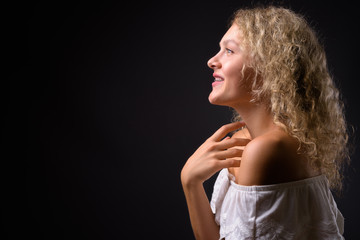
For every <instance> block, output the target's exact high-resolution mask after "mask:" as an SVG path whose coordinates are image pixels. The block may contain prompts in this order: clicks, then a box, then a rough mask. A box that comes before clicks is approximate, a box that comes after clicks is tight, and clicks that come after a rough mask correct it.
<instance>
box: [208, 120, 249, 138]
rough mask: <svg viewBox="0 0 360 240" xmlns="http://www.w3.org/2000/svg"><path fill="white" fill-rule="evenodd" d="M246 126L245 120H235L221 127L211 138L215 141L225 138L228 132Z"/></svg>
mask: <svg viewBox="0 0 360 240" xmlns="http://www.w3.org/2000/svg"><path fill="white" fill-rule="evenodd" d="M243 126H245V123H244V122H233V123H229V124H226V125H223V126H222V127H221V128H219V129H218V130H217V131H216V132H215V133H214V134H213V135H212V136H211V137H210V138H211V139H212V140H214V141H220V140H221V139H222V138H224V137H225V136H226V135H227V134H228V133H230V132H232V131H235V130H236V129H239V128H241V127H243Z"/></svg>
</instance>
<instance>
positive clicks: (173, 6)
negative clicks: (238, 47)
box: [1, 0, 360, 239]
mask: <svg viewBox="0 0 360 240" xmlns="http://www.w3.org/2000/svg"><path fill="white" fill-rule="evenodd" d="M248 2H249V1H244V0H243V1H240V0H239V1H224V2H217V3H209V2H207V3H200V2H196V1H192V2H184V1H177V2H172V1H167V2H165V3H160V2H157V3H149V2H147V3H142V2H136V3H127V4H124V3H112V4H106V3H90V2H88V3H86V4H85V5H83V4H75V3H72V4H65V3H42V4H25V5H16V4H12V5H10V4H8V5H7V6H4V8H3V11H4V12H6V15H5V18H4V20H3V23H4V25H5V26H4V29H3V38H5V40H6V44H4V46H3V48H4V50H5V55H4V56H5V57H4V58H5V60H6V63H5V65H4V68H5V70H4V71H5V78H4V80H3V85H2V88H1V89H2V94H1V95H2V103H3V104H4V109H5V111H4V112H5V114H4V116H3V119H2V148H3V154H4V155H3V157H2V162H3V167H2V172H3V174H2V176H4V177H3V181H2V182H3V192H2V199H3V200H5V203H3V204H2V221H3V224H2V225H3V226H4V227H5V230H6V231H5V234H6V235H7V239H22V238H24V237H29V236H33V237H36V238H37V239H124V238H125V237H131V238H132V239H142V238H144V237H146V238H150V237H151V239H155V238H156V239H193V235H192V230H191V227H190V222H189V219H188V214H187V208H186V203H185V199H184V196H183V192H182V189H181V184H180V177H179V174H180V170H181V168H182V166H183V164H184V163H185V161H186V159H187V158H188V157H189V156H190V155H191V154H192V153H193V151H194V150H195V149H196V148H197V146H199V145H200V144H201V143H202V142H203V141H204V140H205V139H206V138H207V137H208V136H210V135H211V134H212V132H213V131H215V130H216V129H217V128H218V127H219V126H221V125H222V124H225V123H228V122H229V121H230V119H231V117H232V113H231V111H229V109H227V108H223V107H217V106H211V105H210V104H209V103H208V101H207V96H208V94H209V92H210V90H211V81H212V77H211V70H210V69H208V68H207V66H206V62H207V60H208V59H209V58H210V57H211V56H212V55H214V54H215V53H216V52H217V50H218V42H219V41H220V39H221V37H222V35H223V34H224V33H225V31H226V26H227V22H228V20H229V17H230V15H231V14H232V12H233V11H235V10H236V9H237V8H239V7H243V6H247V5H250V4H248ZM285 2H286V3H285V6H289V7H291V8H292V9H294V10H295V11H297V12H300V13H302V14H305V16H307V17H308V18H309V19H310V20H311V23H312V25H313V26H314V27H315V29H316V30H317V31H318V32H319V33H320V36H321V38H322V40H323V42H324V44H325V48H326V51H327V54H328V60H329V66H330V69H331V72H332V73H333V75H334V76H335V80H336V81H337V83H338V86H339V87H340V89H341V90H342V92H343V95H344V98H345V101H346V108H347V117H348V120H349V123H351V124H352V125H354V126H355V128H356V127H358V126H359V123H360V119H359V113H358V112H357V107H358V106H357V104H358V103H359V95H358V93H357V88H356V87H354V86H357V84H358V83H357V77H358V72H357V71H358V67H357V63H358V44H357V37H355V31H356V29H357V15H356V12H355V7H354V6H350V5H342V6H339V5H338V4H332V3H326V5H323V4H320V3H315V2H314V1H301V2H300V1H295V0H294V1H285ZM319 2H320V1H319ZM325 124H326V123H325ZM356 141H357V142H356ZM355 145H359V142H358V140H355ZM352 161H353V164H352V169H351V170H349V171H347V180H346V183H347V185H346V189H345V191H344V194H343V196H342V197H341V198H338V199H337V202H338V206H339V208H340V210H341V211H342V213H343V215H344V217H345V238H350V239H355V238H356V237H359V231H358V229H357V218H358V216H359V215H360V210H359V204H358V203H359V202H360V197H359V192H358V191H357V186H358V185H359V184H360V179H359V174H358V173H357V171H359V169H360V167H359V151H358V150H357V151H355V152H354V154H353V159H352ZM214 180H215V176H214V177H213V178H211V179H210V180H209V181H208V182H206V183H205V188H206V190H207V193H208V194H209V196H210V194H211V192H212V184H213V183H214ZM5 239H6V237H5Z"/></svg>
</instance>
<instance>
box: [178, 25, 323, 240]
mask: <svg viewBox="0 0 360 240" xmlns="http://www.w3.org/2000/svg"><path fill="white" fill-rule="evenodd" d="M249 60H250V59H248V58H247V54H246V52H245V50H244V48H243V47H242V45H241V33H240V32H239V29H238V27H237V26H236V25H233V26H231V27H230V28H229V30H228V31H227V32H226V33H225V35H224V36H223V38H222V40H221V41H220V51H219V52H218V53H217V54H216V55H215V56H214V57H213V58H211V59H210V60H209V61H208V66H209V67H210V68H211V69H213V70H214V77H215V78H216V79H219V80H221V81H217V82H216V83H215V84H213V89H212V92H211V93H210V95H209V101H210V103H212V104H215V105H222V106H229V107H231V108H233V109H235V110H236V111H237V112H238V113H239V115H240V116H241V117H242V119H243V120H244V122H235V123H231V124H227V125H224V126H222V127H221V128H219V129H218V130H217V131H216V132H215V133H214V134H213V135H212V136H211V137H210V138H208V139H207V140H206V141H205V142H204V143H203V144H202V145H201V146H200V147H199V148H198V149H197V150H196V151H195V153H194V154H193V155H192V156H191V157H190V158H189V159H188V160H187V162H186V164H185V166H184V167H183V169H182V172H181V181H182V185H183V189H184V193H185V197H186V201H187V204H188V210H189V215H190V221H191V224H192V228H193V231H194V234H195V237H196V239H206V240H210V239H219V226H217V224H216V223H215V220H214V216H213V214H212V212H211V209H210V205H209V201H208V199H207V197H206V194H205V191H204V188H203V185H202V184H203V182H204V181H206V180H207V179H208V178H210V177H211V176H212V175H214V174H215V173H216V172H218V171H219V170H221V169H222V168H228V169H229V171H230V173H232V174H233V175H234V176H235V182H236V183H237V184H240V185H246V186H251V185H267V184H276V183H282V182H289V181H294V180H300V179H304V178H309V177H312V176H315V175H318V174H319V173H317V172H314V171H312V170H311V168H310V167H309V166H308V162H307V160H306V159H305V157H304V156H302V155H301V154H298V153H297V149H298V147H299V144H298V142H297V140H295V139H294V138H292V137H291V136H289V135H288V134H287V133H286V132H285V131H284V130H283V129H282V128H281V127H279V126H277V125H276V124H274V122H273V116H272V113H271V112H270V111H269V110H268V108H267V107H266V104H265V103H262V102H256V103H254V102H252V101H250V100H251V98H252V96H251V94H250V91H249V89H250V86H251V82H249V81H248V80H247V79H248V78H249V76H250V75H251V74H252V72H251V70H246V69H245V71H244V69H243V66H244V64H246V62H247V61H249ZM243 73H244V74H243ZM244 126H246V128H245V129H243V130H240V131H238V132H236V133H235V134H234V135H233V136H232V137H226V136H227V134H229V133H230V132H232V131H234V130H237V129H239V128H242V127H244Z"/></svg>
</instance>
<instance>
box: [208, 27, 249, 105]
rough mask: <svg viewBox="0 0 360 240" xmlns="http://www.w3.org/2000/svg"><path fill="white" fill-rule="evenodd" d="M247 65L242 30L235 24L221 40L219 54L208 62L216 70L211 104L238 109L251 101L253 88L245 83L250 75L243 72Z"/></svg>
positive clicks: (210, 99)
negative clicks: (242, 42)
mask: <svg viewBox="0 0 360 240" xmlns="http://www.w3.org/2000/svg"><path fill="white" fill-rule="evenodd" d="M245 63H246V53H245V49H244V48H243V47H242V45H241V34H240V29H239V28H238V26H237V25H236V24H233V25H232V26H231V27H230V28H229V29H228V31H227V32H226V33H225V35H224V36H223V38H222V39H221V41H220V50H219V52H218V53H217V54H216V55H215V56H214V57H212V58H211V59H210V60H209V61H208V66H209V67H210V68H211V69H213V70H214V73H213V77H214V81H213V83H212V91H211V93H210V95H209V101H210V103H211V104H215V105H222V106H229V107H232V108H236V107H237V106H239V105H241V104H243V103H245V102H246V103H248V102H249V101H250V100H251V94H250V89H251V87H250V86H249V85H250V84H249V81H245V80H246V79H248V76H247V75H248V74H250V73H249V71H243V67H244V64H245Z"/></svg>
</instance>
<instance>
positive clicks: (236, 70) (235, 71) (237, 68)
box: [223, 63, 243, 87]
mask: <svg viewBox="0 0 360 240" xmlns="http://www.w3.org/2000/svg"><path fill="white" fill-rule="evenodd" d="M242 66H243V65H236V64H234V63H230V64H228V65H226V66H223V72H224V74H225V78H226V79H227V82H228V84H230V85H231V86H237V87H240V86H242V85H243V74H242Z"/></svg>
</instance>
